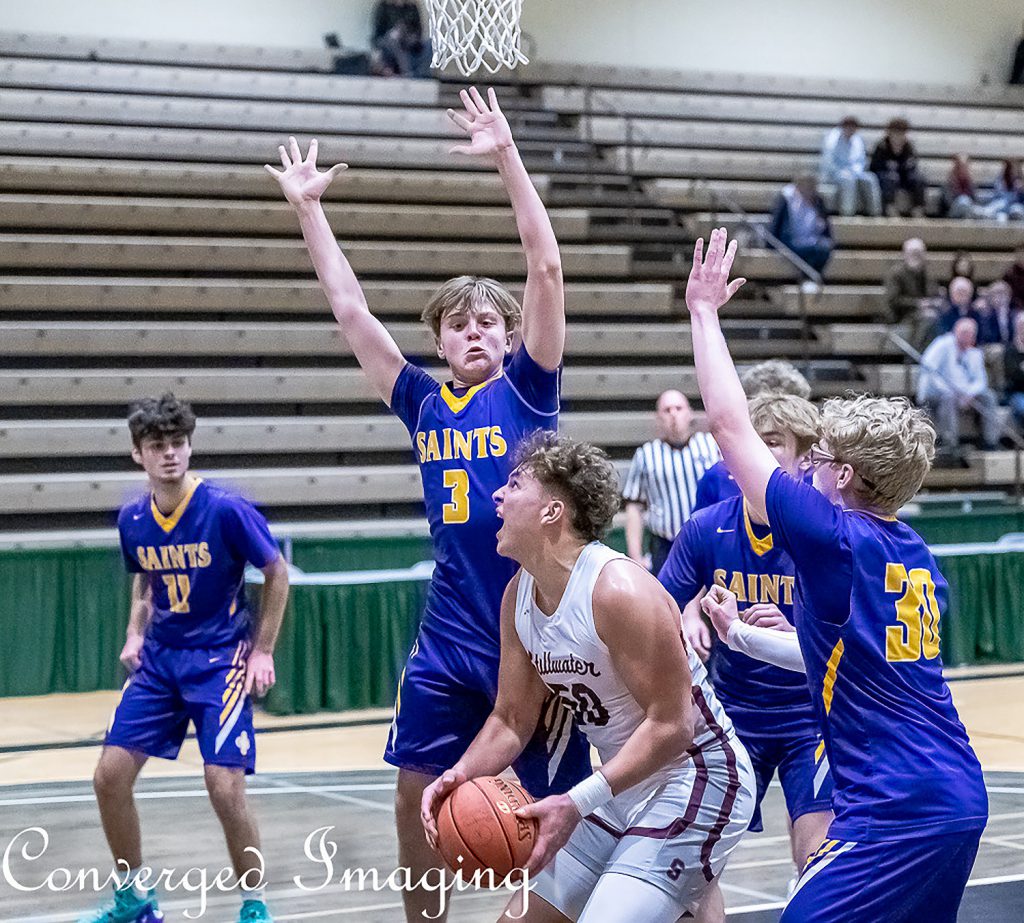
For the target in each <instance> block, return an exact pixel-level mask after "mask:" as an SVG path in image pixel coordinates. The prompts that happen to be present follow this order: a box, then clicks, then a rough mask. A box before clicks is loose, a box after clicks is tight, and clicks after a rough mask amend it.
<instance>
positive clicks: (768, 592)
mask: <svg viewBox="0 0 1024 923" xmlns="http://www.w3.org/2000/svg"><path fill="white" fill-rule="evenodd" d="M658 579H659V580H660V581H661V582H662V584H663V585H664V586H665V588H666V589H667V590H668V591H669V593H671V594H672V596H673V597H674V598H675V600H676V602H677V603H678V604H679V607H680V609H682V608H683V607H684V606H685V605H686V604H687V603H688V602H689V601H690V600H691V599H693V597H694V596H695V595H696V594H697V593H699V592H700V590H701V588H702V587H711V586H713V585H714V584H718V586H723V587H725V588H726V589H729V590H731V591H732V592H733V593H735V594H736V599H737V602H738V603H739V609H740V611H741V612H742V611H743V610H744V609H746V608H747V607H748V606H751V605H753V604H755V603H774V604H775V605H776V606H778V607H779V610H780V611H781V612H782V614H783V615H785V616H786V618H787V619H789V620H790V622H792V620H793V600H794V587H795V582H796V578H795V572H794V568H793V561H792V559H791V558H790V557H789V555H788V554H786V552H785V551H783V550H782V549H781V548H779V547H778V546H777V545H776V543H775V541H774V538H773V536H772V533H771V531H770V530H769V529H768V527H767V526H759V525H756V524H754V523H752V522H751V521H750V517H749V516H748V515H747V513H746V509H745V507H744V503H743V498H742V497H734V498H733V499H732V500H725V501H724V502H722V503H716V504H714V505H713V506H710V507H708V508H707V509H704V510H700V511H699V512H698V513H696V514H695V515H694V516H693V517H692V518H691V519H690V520H689V521H688V522H686V523H685V524H684V525H683V528H682V531H681V532H680V533H679V535H678V536H676V539H675V541H674V542H673V543H672V550H671V551H670V552H669V555H668V560H666V561H665V566H664V567H663V568H662V569H661V573H659V574H658ZM715 644H716V650H715V657H716V658H717V659H716V663H715V669H716V676H715V692H716V693H717V695H718V698H719V699H720V700H721V702H722V704H723V705H724V706H725V710H726V711H727V712H728V713H729V717H730V718H732V720H733V723H734V724H735V725H736V730H737V732H738V733H739V734H740V736H741V737H771V738H777V737H783V736H785V737H790V736H799V735H804V734H809V735H811V736H813V735H815V734H817V733H818V730H819V722H818V716H817V715H816V714H815V710H814V708H813V706H812V704H811V696H810V693H809V691H808V689H807V678H806V677H805V676H804V674H803V673H795V672H793V671H792V670H783V669H782V668H781V667H777V666H774V665H773V664H770V663H765V662H764V661H762V660H755V659H754V658H752V657H748V656H747V655H746V654H741V653H739V652H738V651H733V650H730V649H729V648H728V647H727V646H726V645H725V644H722V643H720V642H718V640H717V638H716V639H715Z"/></svg>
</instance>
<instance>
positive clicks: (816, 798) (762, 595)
mask: <svg viewBox="0 0 1024 923" xmlns="http://www.w3.org/2000/svg"><path fill="white" fill-rule="evenodd" d="M748 408H749V413H750V420H751V422H752V424H753V426H754V430H755V431H756V432H757V434H758V436H759V437H760V438H761V440H762V441H763V442H764V444H765V445H766V446H767V447H768V449H769V451H770V452H771V453H772V455H773V456H775V459H776V460H777V461H778V463H779V465H780V467H781V468H782V470H783V471H785V472H786V473H787V474H788V475H789V476H790V477H794V478H803V476H804V472H805V470H806V457H807V453H808V452H809V451H810V449H811V446H812V445H813V444H814V443H815V442H816V441H817V438H818V411H817V409H816V408H815V407H814V405H813V404H812V403H811V402H810V401H808V400H805V399H804V398H802V397H797V396H796V395H793V394H772V393H768V394H759V395H758V396H757V397H755V398H752V399H750V401H749V402H748ZM658 579H659V580H660V581H661V583H662V584H663V585H664V587H665V588H666V589H667V590H668V591H669V592H670V593H671V594H672V596H673V597H674V598H675V600H676V602H677V603H678V604H679V606H680V608H683V607H687V606H689V605H690V604H691V603H692V602H693V601H694V600H695V599H696V600H698V601H699V598H700V597H701V596H703V595H704V592H705V591H706V590H707V589H708V588H710V587H713V586H720V587H728V588H729V589H730V590H731V591H732V592H733V593H734V594H735V596H736V597H738V600H739V602H741V603H742V604H743V609H744V611H743V618H744V620H745V621H744V622H741V623H740V624H741V625H742V624H746V623H747V622H751V623H753V624H755V625H756V624H758V623H759V622H761V621H768V620H771V621H772V623H773V624H779V623H787V624H788V623H790V622H791V621H792V613H793V603H794V598H795V583H796V579H795V574H794V567H793V560H792V558H790V556H789V555H788V554H787V553H786V552H785V551H784V550H783V549H782V548H781V547H780V546H779V545H778V544H776V543H775V541H774V539H773V537H772V531H771V529H770V528H769V526H768V524H767V523H766V522H765V521H764V520H763V519H762V518H761V517H759V516H758V515H757V513H755V512H754V511H752V510H751V509H750V506H749V504H747V503H745V502H744V501H743V497H742V496H739V497H733V498H732V499H729V500H723V501H722V502H720V503H715V504H713V505H712V506H709V507H706V508H705V509H703V510H700V511H698V512H697V513H695V514H694V515H693V516H692V517H691V518H690V519H689V520H688V521H687V522H686V523H685V524H684V525H683V528H682V530H681V531H680V533H679V535H677V536H676V539H675V541H674V542H673V543H672V548H671V549H670V551H669V554H668V558H667V559H666V561H665V566H664V567H662V569H661V571H660V572H659V574H658ZM698 604H699V603H698ZM684 617H685V616H684ZM735 630H736V629H734V631H735ZM695 646H696V645H695ZM715 665H716V672H715V678H714V684H715V691H716V693H717V694H718V698H719V701H721V703H722V705H723V706H724V708H725V711H726V713H727V714H728V715H729V717H730V718H731V719H732V722H733V724H734V726H735V727H736V733H737V734H738V735H739V738H740V740H742V741H743V746H744V747H746V749H747V753H749V754H750V761H751V764H752V765H753V767H754V774H755V775H756V776H757V807H756V809H755V811H754V818H753V820H752V821H751V823H750V829H751V830H752V831H755V832H759V831H761V830H763V829H764V828H763V825H762V822H761V801H762V799H763V798H764V796H765V794H766V793H767V791H768V784H769V783H770V782H771V780H772V777H773V776H774V775H775V773H776V772H778V774H779V781H780V783H781V784H782V791H783V794H784V795H785V797H786V810H787V813H788V815H789V819H790V822H791V827H790V838H791V846H792V851H793V861H794V863H795V865H796V868H797V870H800V869H802V868H803V867H804V865H805V864H806V862H807V859H808V857H809V856H810V855H811V853H812V852H814V850H815V849H817V848H818V847H819V846H820V845H821V842H822V840H823V839H824V837H825V831H826V830H827V829H828V826H829V824H830V823H831V821H832V776H831V774H830V773H829V770H828V758H827V757H826V756H825V752H824V749H825V748H824V745H823V744H822V741H821V726H820V715H819V711H820V710H818V709H816V708H815V706H814V705H813V704H812V701H811V696H810V692H809V691H808V688H807V678H806V677H805V676H804V672H803V670H802V669H801V670H800V671H793V670H786V669H780V668H778V667H776V666H774V665H772V664H768V663H764V662H763V661H761V660H759V659H756V658H752V657H750V656H749V655H747V654H745V653H743V652H742V651H741V650H735V649H734V647H731V646H730V645H729V644H728V641H724V642H723V643H721V644H719V645H717V646H716V649H715ZM716 899H717V898H716V895H715V894H714V891H712V893H711V894H709V895H708V897H707V898H705V900H706V901H712V900H716ZM718 902H719V909H718V911H717V912H715V913H714V914H712V913H711V908H710V907H708V908H706V910H707V911H708V912H707V913H706V915H705V918H706V919H707V920H711V919H718V920H724V918H725V911H724V907H723V906H721V903H720V899H718Z"/></svg>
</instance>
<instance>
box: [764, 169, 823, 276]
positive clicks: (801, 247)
mask: <svg viewBox="0 0 1024 923" xmlns="http://www.w3.org/2000/svg"><path fill="white" fill-rule="evenodd" d="M769 230H770V231H771V232H772V234H774V235H775V237H777V238H778V239H779V240H780V241H781V242H782V243H783V244H784V245H785V246H786V247H788V248H789V249H790V250H792V251H793V252H794V253H795V254H796V255H797V256H799V257H800V259H802V260H803V261H804V262H805V263H807V265H808V266H810V267H811V268H812V269H814V270H816V271H817V272H819V273H820V272H822V270H824V268H825V266H826V265H827V264H828V261H829V260H830V259H832V250H833V248H834V246H835V244H834V243H833V241H832V225H831V224H830V223H829V220H828V214H827V213H826V211H825V203H824V202H822V199H821V196H820V195H819V194H818V179H817V177H815V176H814V175H813V174H810V173H806V174H802V175H800V176H798V177H796V179H794V180H793V182H792V183H790V184H789V185H787V186H784V187H783V188H782V192H780V193H779V196H778V198H777V199H776V200H775V205H774V206H773V208H772V220H771V227H770V229H769Z"/></svg>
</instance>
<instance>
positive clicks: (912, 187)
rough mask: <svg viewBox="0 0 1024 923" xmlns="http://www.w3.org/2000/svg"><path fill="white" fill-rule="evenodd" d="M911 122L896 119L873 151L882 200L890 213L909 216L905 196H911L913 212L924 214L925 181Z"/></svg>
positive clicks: (872, 170)
mask: <svg viewBox="0 0 1024 923" xmlns="http://www.w3.org/2000/svg"><path fill="white" fill-rule="evenodd" d="M909 130H910V124H909V123H908V122H907V120H906V119H893V120H892V121H891V122H889V124H888V125H887V126H886V129H885V135H884V136H883V137H882V139H881V140H880V141H879V142H878V144H876V145H875V149H874V151H873V152H872V154H871V172H872V173H875V174H877V176H878V182H879V183H880V184H881V186H882V204H883V205H884V206H885V213H886V214H887V215H889V216H890V217H895V216H897V215H904V216H906V213H907V208H906V203H905V202H900V201H899V200H900V199H901V198H902V199H909V203H910V213H911V214H912V215H913V216H914V217H916V218H920V217H922V216H923V215H924V190H925V181H924V177H923V176H922V175H921V171H920V169H919V168H918V164H917V151H915V150H914V145H912V144H911V143H910V140H909V139H908V138H907V132H908V131H909Z"/></svg>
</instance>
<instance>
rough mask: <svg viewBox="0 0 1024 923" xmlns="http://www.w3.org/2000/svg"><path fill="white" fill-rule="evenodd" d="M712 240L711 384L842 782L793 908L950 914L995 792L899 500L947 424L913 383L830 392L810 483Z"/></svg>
mask: <svg viewBox="0 0 1024 923" xmlns="http://www.w3.org/2000/svg"><path fill="white" fill-rule="evenodd" d="M703 246H704V242H703V240H699V241H698V242H697V245H696V247H695V250H694V257H693V268H692V270H691V272H690V277H689V280H688V282H687V287H686V304H687V307H688V309H689V312H690V318H691V330H692V336H693V347H694V362H695V365H696V368H697V378H698V382H699V384H700V391H701V396H702V397H703V400H704V407H705V409H706V412H707V417H708V423H709V425H710V427H711V431H712V433H713V434H714V436H715V439H716V440H717V442H718V444H719V446H720V447H721V449H722V455H723V457H724V459H725V462H726V464H727V465H728V466H729V471H730V472H731V473H732V474H733V476H734V477H735V478H736V481H737V483H738V484H739V485H740V488H741V490H742V491H743V496H744V497H745V498H746V502H747V504H748V505H749V508H750V510H751V513H752V515H754V516H756V517H758V518H760V519H762V520H763V521H765V522H767V523H769V524H770V526H771V530H772V539H773V542H774V543H776V544H777V545H778V546H779V547H781V548H782V549H783V550H785V551H786V553H787V554H788V555H789V556H790V557H791V558H792V560H793V563H794V565H795V568H796V597H795V605H794V607H793V616H794V620H795V627H796V632H797V638H798V641H799V645H800V648H801V651H802V654H803V660H804V663H805V665H806V669H807V679H808V682H809V684H810V689H811V694H812V696H814V697H815V698H816V699H817V700H818V702H819V703H820V705H821V707H822V711H823V712H824V725H823V732H824V740H825V749H826V752H827V754H828V759H829V763H830V765H831V769H832V774H833V778H834V784H835V790H834V797H833V809H834V811H835V820H834V821H833V822H832V824H831V826H830V827H829V830H828V833H827V835H826V839H825V842H824V843H823V844H822V845H821V847H820V848H819V849H818V850H817V851H816V852H815V853H814V854H813V855H812V856H811V859H810V861H809V862H808V864H807V866H806V867H805V868H804V870H803V873H802V875H801V877H800V880H799V883H798V885H797V889H796V891H795V892H794V894H793V896H792V897H791V899H790V901H789V903H788V904H787V906H786V909H785V911H784V912H783V915H782V920H783V921H784V923H810V921H814V923H817V921H822V923H824V921H829V923H831V921H833V920H858V921H863V923H873V921H878V923H881V921H886V923H897V921H904V923H911V921H918V920H928V921H929V923H933V921H934V923H953V921H955V919H956V915H957V907H958V906H959V904H960V900H961V897H962V896H963V890H964V887H965V886H966V883H967V879H968V876H969V875H970V871H971V867H972V866H973V863H974V857H975V855H976V853H977V849H978V843H979V841H980V838H981V833H982V830H983V829H984V826H985V823H986V821H987V817H988V801H987V795H986V792H985V785H984V780H983V778H982V772H981V766H980V764H979V763H978V759H977V757H976V756H975V754H974V751H973V750H972V749H971V745H970V741H969V740H968V737H967V732H966V731H965V729H964V726H963V724H961V722H960V719H959V716H958V715H957V712H956V709H955V708H954V706H953V702H952V699H951V697H950V693H949V688H948V687H947V685H946V683H945V680H944V679H943V676H942V659H941V657H940V656H939V622H940V618H941V616H942V614H943V612H944V611H945V608H946V602H947V586H946V582H945V580H944V579H943V578H942V575H941V573H940V572H939V568H938V566H937V564H936V563H935V559H934V558H933V557H932V554H931V552H930V551H929V550H928V546H927V545H926V544H925V543H924V541H923V540H922V539H921V538H920V536H918V535H917V534H916V533H915V532H914V531H913V529H911V528H910V527H909V526H907V525H906V524H905V523H901V522H900V521H899V520H897V519H896V515H895V514H896V512H897V510H899V509H900V507H901V506H902V505H903V504H904V503H906V502H907V501H908V500H910V499H911V498H912V497H913V496H914V495H915V494H916V493H917V491H918V490H919V489H920V487H921V484H922V482H923V480H924V477H925V475H926V474H927V473H928V469H929V467H930V464H931V460H932V457H933V455H934V451H935V430H934V429H933V428H932V426H931V424H930V423H929V422H928V420H927V419H926V417H925V416H924V414H923V413H922V412H921V411H920V410H918V409H916V408H914V407H913V406H912V405H911V404H910V403H909V402H908V401H906V400H905V399H903V398H895V399H886V398H874V397H869V396H860V397H855V398H848V399H833V400H830V401H827V402H826V403H825V405H824V407H823V410H822V415H821V433H822V436H821V439H820V441H819V443H818V444H817V445H816V446H814V447H813V448H812V450H811V456H810V458H811V462H812V464H814V466H815V470H814V484H813V486H812V485H808V484H805V483H803V482H802V481H800V480H799V479H796V478H793V477H791V476H790V475H789V474H787V473H786V472H785V471H783V470H782V468H781V467H780V466H779V462H778V460H777V459H776V457H775V456H774V455H773V454H772V452H771V451H770V450H769V449H768V447H767V446H766V445H765V444H764V442H763V441H762V440H761V438H760V437H759V436H758V434H757V431H756V430H755V428H754V426H753V425H752V424H751V420H750V414H749V413H748V410H747V401H746V396H745V395H744V393H743V389H742V388H741V387H740V382H739V378H738V377H737V375H736V370H735V367H734V365H733V362H732V358H731V356H730V355H729V349H728V347H727V345H726V342H725V338H724V336H723V335H722V328H721V325H720V323H719V319H718V310H719V308H721V307H722V305H724V304H725V303H726V302H727V301H728V300H729V299H730V298H731V297H732V296H733V294H735V292H736V291H737V289H739V287H740V286H741V285H742V284H743V282H744V280H743V279H736V280H734V281H731V282H730V280H729V273H730V270H731V268H732V263H733V259H734V258H735V255H736V242H735V241H733V242H732V243H731V244H729V246H728V247H726V233H725V230H724V229H716V230H714V231H712V233H711V238H710V242H709V244H708V252H707V257H706V258H705V257H704V252H703ZM712 592H713V593H715V594H716V596H717V597H719V598H721V597H722V596H723V594H725V590H723V589H722V588H718V589H717V590H715V589H713V590H712ZM705 608H706V609H708V607H707V606H706V607H705Z"/></svg>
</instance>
